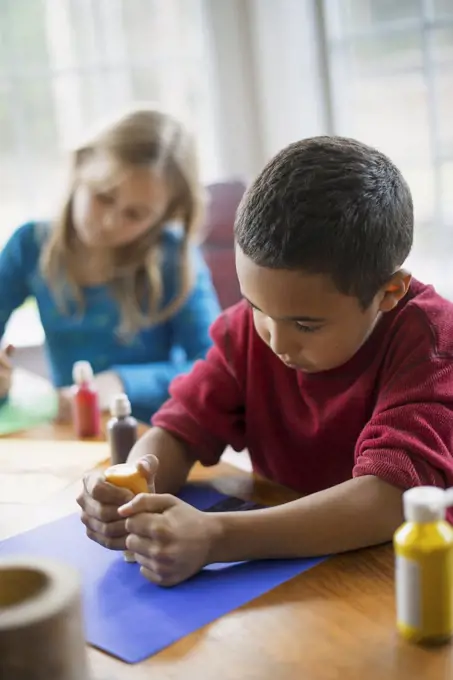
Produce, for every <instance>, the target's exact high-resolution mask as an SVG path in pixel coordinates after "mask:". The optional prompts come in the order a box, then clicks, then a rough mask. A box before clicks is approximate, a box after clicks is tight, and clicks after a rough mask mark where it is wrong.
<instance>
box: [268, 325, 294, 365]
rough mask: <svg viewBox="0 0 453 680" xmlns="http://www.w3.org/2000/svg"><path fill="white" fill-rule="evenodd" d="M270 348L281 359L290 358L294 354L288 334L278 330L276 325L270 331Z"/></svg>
mask: <svg viewBox="0 0 453 680" xmlns="http://www.w3.org/2000/svg"><path fill="white" fill-rule="evenodd" d="M269 346H270V348H271V350H272V351H273V352H274V354H277V356H279V357H288V356H289V357H290V356H291V355H292V354H293V352H292V351H291V347H290V342H289V339H288V338H287V336H286V333H285V332H284V331H282V330H281V329H278V328H276V325H275V324H274V325H273V328H271V329H270V330H269ZM289 363H290V362H289Z"/></svg>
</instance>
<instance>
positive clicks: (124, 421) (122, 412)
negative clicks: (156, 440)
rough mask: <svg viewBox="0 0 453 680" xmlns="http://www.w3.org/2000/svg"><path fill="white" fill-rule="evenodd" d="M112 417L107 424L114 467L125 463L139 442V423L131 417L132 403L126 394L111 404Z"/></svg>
mask: <svg viewBox="0 0 453 680" xmlns="http://www.w3.org/2000/svg"><path fill="white" fill-rule="evenodd" d="M110 413H111V415H112V417H111V418H110V420H109V421H108V423H107V436H108V440H109V443H110V457H111V461H112V465H118V464H119V463H125V462H126V460H127V457H128V455H129V453H130V451H131V449H132V447H133V446H134V444H135V442H136V441H137V436H138V433H137V421H136V420H135V418H133V417H132V416H131V403H130V401H129V399H128V398H127V395H126V394H117V395H116V396H115V397H114V399H113V401H112V404H111V407H110Z"/></svg>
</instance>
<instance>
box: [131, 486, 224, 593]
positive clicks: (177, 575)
mask: <svg viewBox="0 0 453 680" xmlns="http://www.w3.org/2000/svg"><path fill="white" fill-rule="evenodd" d="M119 515H120V516H121V517H124V518H126V531H127V533H128V534H129V535H128V537H127V539H126V547H127V549H128V550H130V551H131V552H133V553H134V554H135V559H136V560H137V562H138V563H139V564H141V572H142V574H143V576H145V577H146V578H147V579H149V580H150V581H152V582H153V583H157V584H159V585H163V586H173V585H175V584H177V583H180V582H181V581H185V580H186V579H188V578H189V577H190V576H193V575H194V574H196V573H197V572H198V571H200V569H201V568H202V567H203V566H204V565H205V564H207V563H208V562H209V554H210V550H211V545H212V542H213V540H214V523H213V522H211V520H212V517H211V516H210V515H209V514H208V513H204V512H201V511H200V510H196V509H195V508H193V507H192V506H191V505H188V504H187V503H184V502H183V501H181V500H179V499H178V498H175V496H171V495H169V494H149V495H148V494H139V495H138V496H136V497H135V498H134V499H132V500H131V501H130V502H129V503H127V504H126V505H123V507H121V508H120V509H119Z"/></svg>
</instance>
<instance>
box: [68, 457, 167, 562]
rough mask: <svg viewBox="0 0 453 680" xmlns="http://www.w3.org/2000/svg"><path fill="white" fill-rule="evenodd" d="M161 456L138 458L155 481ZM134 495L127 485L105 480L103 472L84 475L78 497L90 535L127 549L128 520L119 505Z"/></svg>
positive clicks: (113, 546)
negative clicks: (117, 484) (119, 511)
mask: <svg viewBox="0 0 453 680" xmlns="http://www.w3.org/2000/svg"><path fill="white" fill-rule="evenodd" d="M157 466H158V460H157V458H156V457H155V456H153V455H149V456H145V457H144V458H142V459H141V460H140V461H138V462H137V467H138V468H139V469H140V471H141V472H142V474H143V475H144V476H146V478H147V480H148V484H152V483H153V481H154V477H155V474H156V471H157ZM132 498H133V495H132V493H131V492H130V491H128V490H127V489H123V488H120V487H117V486H114V485H113V484H109V483H108V482H106V481H105V477H104V475H103V473H102V472H90V473H88V474H87V475H85V477H84V479H83V489H82V491H81V493H80V494H79V496H78V497H77V503H78V504H79V505H80V507H81V508H82V516H81V519H82V522H83V524H85V526H86V532H87V536H88V537H89V538H91V539H92V540H93V541H96V543H100V544H101V545H103V546H104V547H105V548H109V549H110V550H125V548H126V536H127V530H126V521H125V519H123V518H122V517H120V516H119V514H118V508H119V507H120V506H122V505H124V503H127V502H128V501H130V500H131V499H132Z"/></svg>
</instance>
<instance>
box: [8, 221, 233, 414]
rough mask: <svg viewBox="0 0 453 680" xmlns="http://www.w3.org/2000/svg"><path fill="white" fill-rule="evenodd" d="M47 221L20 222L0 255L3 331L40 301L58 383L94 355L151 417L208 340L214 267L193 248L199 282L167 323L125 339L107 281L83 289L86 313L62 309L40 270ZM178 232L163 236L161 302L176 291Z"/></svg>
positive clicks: (137, 410)
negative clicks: (30, 301)
mask: <svg viewBox="0 0 453 680" xmlns="http://www.w3.org/2000/svg"><path fill="white" fill-rule="evenodd" d="M48 233H49V227H48V226H47V225H43V224H42V223H34V222H29V223H27V224H24V225H23V226H22V227H19V229H17V230H16V231H15V232H14V234H13V235H12V236H11V238H10V239H9V241H8V242H7V244H6V245H5V247H4V249H3V250H2V251H1V253H0V337H1V336H2V335H3V333H4V330H5V325H6V323H7V321H8V319H9V317H10V315H11V314H12V312H13V311H14V310H15V309H16V308H17V307H19V306H20V305H21V304H22V303H23V302H24V300H25V299H26V298H28V297H30V296H33V297H34V298H35V299H36V302H37V306H38V310H39V315H40V318H41V322H42V325H43V328H44V333H45V347H46V352H47V356H48V360H49V364H50V371H51V377H52V381H53V383H54V385H55V387H57V388H58V387H63V386H67V385H70V384H71V383H72V367H73V364H74V362H76V361H79V360H82V359H83V360H86V361H89V362H90V363H91V365H92V367H93V371H94V373H100V372H102V371H108V370H111V371H114V372H115V373H116V374H117V375H118V376H119V378H120V379H121V381H122V383H123V385H124V389H125V392H126V393H127V394H128V396H129V399H130V401H131V404H132V411H133V413H134V415H135V417H137V418H140V419H141V420H149V419H150V417H151V415H152V414H153V413H154V412H155V411H156V410H157V409H158V408H159V407H160V405H161V404H162V403H163V402H164V401H165V400H166V399H167V397H168V387H169V384H170V382H171V380H172V379H173V378H174V377H175V376H176V375H178V374H180V373H185V372H188V371H189V370H190V369H191V367H192V364H193V363H194V362H195V360H196V359H199V358H202V357H204V355H205V354H206V352H207V350H208V348H209V347H210V345H211V340H210V336H209V327H210V325H211V323H212V322H213V321H214V320H215V319H216V317H217V316H218V314H219V311H220V310H219V304H218V301H217V296H216V293H215V290H214V287H213V284H212V280H211V275H210V272H209V269H208V267H207V265H206V263H205V261H204V259H203V257H202V255H201V253H200V251H199V250H198V249H197V248H195V247H193V248H192V251H191V255H192V258H193V265H194V269H195V283H194V287H193V289H192V291H191V293H190V295H189V297H188V298H187V300H186V302H185V303H184V304H183V306H182V307H181V308H180V310H179V311H178V312H177V313H176V314H175V315H174V316H173V317H172V318H171V319H169V320H168V321H166V322H164V323H161V324H158V325H155V326H150V327H149V328H145V329H143V330H141V331H139V332H138V333H137V334H136V335H135V336H133V337H131V338H128V339H127V340H125V339H124V338H121V337H120V335H119V334H118V333H117V329H118V327H119V321H120V315H119V308H118V304H117V302H116V300H115V299H114V298H113V296H112V295H111V293H110V291H109V289H108V287H107V286H105V285H98V286H88V287H85V288H84V289H83V293H84V299H85V305H84V310H83V312H82V313H80V312H79V311H78V308H77V304H76V303H75V302H70V304H69V305H68V314H64V313H62V312H61V310H60V309H59V307H58V304H57V301H56V300H55V298H54V296H53V294H52V291H51V290H50V289H49V286H48V284H47V282H46V280H45V279H44V278H43V276H42V274H41V272H40V265H39V259H40V254H41V250H42V247H43V244H44V242H45V239H46V238H47V236H48ZM180 246H181V231H180V230H178V229H177V228H175V227H171V226H169V227H168V228H167V229H165V230H164V232H163V236H162V256H163V257H162V276H163V303H162V304H163V305H165V304H167V303H168V302H169V301H170V300H171V299H172V298H173V297H175V295H176V294H177V292H178V289H179V273H178V272H179V249H180Z"/></svg>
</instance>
